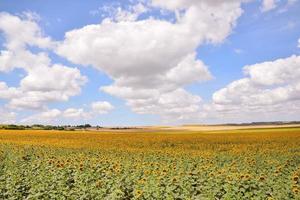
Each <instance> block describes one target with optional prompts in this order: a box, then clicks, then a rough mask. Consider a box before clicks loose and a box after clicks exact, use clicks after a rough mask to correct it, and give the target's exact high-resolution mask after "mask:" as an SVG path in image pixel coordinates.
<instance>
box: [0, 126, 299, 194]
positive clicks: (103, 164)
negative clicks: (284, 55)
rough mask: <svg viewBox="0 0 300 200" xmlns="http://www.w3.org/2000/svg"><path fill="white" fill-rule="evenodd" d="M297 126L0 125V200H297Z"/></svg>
mask: <svg viewBox="0 0 300 200" xmlns="http://www.w3.org/2000/svg"><path fill="white" fill-rule="evenodd" d="M299 175H300V128H268V129H247V130H223V131H183V130H161V129H158V130H156V131H155V130H152V131H143V130H134V131H130V130H129V131H128V130H127V131H109V132H95V131H38V130H35V131H33V130H24V131H8V130H0V199H300V180H299Z"/></svg>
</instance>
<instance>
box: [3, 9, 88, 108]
mask: <svg viewBox="0 0 300 200" xmlns="http://www.w3.org/2000/svg"><path fill="white" fill-rule="evenodd" d="M34 19H36V17H34V15H33V14H30V13H26V17H25V18H21V17H18V16H14V15H11V14H8V13H5V12H1V13H0V31H1V32H2V33H3V35H4V39H5V43H4V47H5V50H1V53H0V71H2V72H9V71H12V70H13V69H15V68H22V69H24V70H25V72H26V75H25V77H24V78H23V79H22V80H21V81H20V86H19V87H8V86H7V85H6V83H4V82H2V83H1V84H0V90H1V91H2V92H1V93H2V94H0V98H3V99H6V100H8V105H7V106H8V107H10V108H12V109H42V108H45V107H46V105H47V103H49V102H55V101H67V100H68V99H69V98H70V97H72V96H75V95H77V94H79V93H80V91H81V86H82V85H84V84H85V82H86V81H87V78H86V77H84V76H82V75H81V73H80V71H79V70H78V69H76V68H71V67H67V66H63V65H61V64H52V63H51V59H50V58H49V57H48V55H47V53H45V52H43V51H41V52H38V53H32V52H31V51H30V50H29V47H37V48H39V49H40V50H45V49H52V48H54V46H55V43H56V42H54V41H52V40H51V38H49V37H46V36H44V35H43V33H42V31H41V29H40V27H39V25H38V24H37V22H36V21H34ZM20 33H21V34H20Z"/></svg>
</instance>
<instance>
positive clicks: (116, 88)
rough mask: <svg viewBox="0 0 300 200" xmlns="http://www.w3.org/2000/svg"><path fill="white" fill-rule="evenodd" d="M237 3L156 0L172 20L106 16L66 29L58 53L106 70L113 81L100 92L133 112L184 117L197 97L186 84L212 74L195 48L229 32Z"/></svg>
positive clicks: (194, 109) (238, 11)
mask: <svg viewBox="0 0 300 200" xmlns="http://www.w3.org/2000/svg"><path fill="white" fill-rule="evenodd" d="M240 4H241V2H240V1H239V0H231V1H226V2H224V1H194V0H185V1H183V0H172V1H159V0H154V1H152V6H154V7H159V8H160V9H168V10H170V11H171V12H174V13H176V16H177V18H176V21H175V22H170V21H166V20H162V19H154V18H148V19H144V20H133V19H132V18H131V19H127V18H121V19H118V20H116V19H115V18H114V17H112V18H106V19H104V20H103V21H102V23H100V24H93V25H87V26H85V27H83V28H80V29H76V30H72V31H69V32H67V33H66V34H65V39H64V41H63V42H61V43H60V44H59V45H58V48H57V50H56V52H57V53H58V54H59V55H61V56H64V57H66V58H67V59H69V60H70V61H72V62H73V63H76V64H81V65H85V66H89V65H91V66H93V67H95V68H96V69H98V70H101V71H104V72H105V73H106V74H107V75H108V76H110V77H111V78H112V79H113V80H114V83H113V84H112V85H109V86H105V87H101V90H102V91H105V92H107V93H109V94H111V95H114V96H117V97H119V98H123V99H125V100H126V102H127V105H129V106H130V107H131V108H132V110H133V111H135V112H137V113H145V114H146V113H150V114H159V115H160V116H162V117H163V118H168V117H170V118H173V117H175V118H179V119H180V118H184V116H190V115H191V114H194V113H195V112H197V111H198V107H199V105H198V104H199V102H200V101H199V99H201V98H200V97H198V96H196V95H193V94H190V93H189V92H187V91H186V90H185V89H184V87H185V86H186V85H188V84H191V83H194V82H198V81H207V80H209V79H211V78H212V76H211V74H210V72H209V70H208V68H207V66H206V65H205V64H204V63H203V62H202V61H200V60H197V58H196V53H195V51H196V48H197V47H198V46H199V45H201V44H203V43H205V42H209V43H220V42H222V41H223V40H224V39H225V38H226V37H227V36H228V35H229V34H230V33H231V30H232V28H233V27H234V26H235V23H236V20H237V18H238V17H239V16H240V15H241V14H242V9H241V8H240ZM179 10H180V12H179ZM135 13H136V12H135ZM135 19H136V17H135ZM178 95H182V98H181V97H180V96H178ZM170 97H174V98H173V99H172V98H170ZM185 97H186V98H185ZM171 114H173V116H172V117H171Z"/></svg>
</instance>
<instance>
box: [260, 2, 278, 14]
mask: <svg viewBox="0 0 300 200" xmlns="http://www.w3.org/2000/svg"><path fill="white" fill-rule="evenodd" d="M276 7H277V4H276V0H263V1H262V5H261V8H260V9H261V11H262V12H267V11H270V10H273V9H275V8H276Z"/></svg>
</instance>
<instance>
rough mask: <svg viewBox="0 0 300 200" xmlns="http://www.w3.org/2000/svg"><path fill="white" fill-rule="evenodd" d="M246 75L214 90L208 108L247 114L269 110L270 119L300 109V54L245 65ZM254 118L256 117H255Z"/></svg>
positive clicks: (238, 114) (288, 114)
mask: <svg viewBox="0 0 300 200" xmlns="http://www.w3.org/2000/svg"><path fill="white" fill-rule="evenodd" d="M244 74H245V75H246V77H245V78H242V79H239V80H236V81H233V82H232V83H230V84H229V85H227V86H226V87H224V88H222V89H220V90H218V91H216V92H215V93H214V94H213V103H212V104H211V105H209V106H207V107H206V109H207V111H208V112H212V111H213V112H219V113H222V114H226V113H227V114H229V115H233V114H235V115H236V116H243V117H242V118H245V116H246V115H248V114H249V113H250V114H251V113H252V114H254V113H256V115H254V119H255V117H258V116H259V113H268V117H269V118H268V120H272V119H273V118H274V117H275V118H276V115H274V113H277V114H278V113H282V114H285V115H287V116H292V115H293V113H294V116H295V115H296V114H299V112H300V56H296V55H292V56H290V57H287V58H284V59H277V60H275V61H270V62H263V63H258V64H254V65H249V66H245V67H244ZM252 120H253V119H252Z"/></svg>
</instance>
